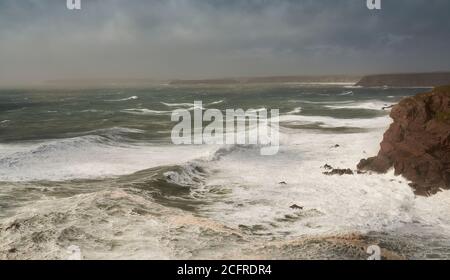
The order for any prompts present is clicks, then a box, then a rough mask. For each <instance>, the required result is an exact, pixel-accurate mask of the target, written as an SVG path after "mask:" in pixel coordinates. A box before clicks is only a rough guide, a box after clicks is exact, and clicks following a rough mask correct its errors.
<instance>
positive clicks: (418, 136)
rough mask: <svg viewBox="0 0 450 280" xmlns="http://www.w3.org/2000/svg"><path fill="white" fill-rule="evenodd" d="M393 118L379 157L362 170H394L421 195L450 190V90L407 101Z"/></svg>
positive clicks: (361, 166) (365, 162)
mask: <svg viewBox="0 0 450 280" xmlns="http://www.w3.org/2000/svg"><path fill="white" fill-rule="evenodd" d="M391 118H392V119H393V120H394V122H393V123H392V125H391V126H390V127H389V129H388V130H387V131H386V133H385V134H384V138H383V141H382V142H381V149H380V151H379V153H378V155H377V156H376V157H373V158H369V159H363V160H361V162H360V163H359V165H358V169H360V170H370V171H375V172H380V173H384V172H387V171H388V170H389V169H390V168H391V167H394V169H395V173H396V174H397V175H403V176H404V177H405V178H407V179H409V180H410V181H412V182H413V183H412V184H411V186H412V187H413V188H414V189H415V191H416V193H417V194H424V195H429V194H433V193H436V192H437V191H438V190H439V189H441V188H443V189H449V188H450V86H442V87H437V88H435V89H434V90H433V91H432V92H429V93H423V94H419V95H416V96H414V97H408V98H405V99H403V100H402V101H400V103H398V104H397V105H395V106H394V107H393V108H392V111H391Z"/></svg>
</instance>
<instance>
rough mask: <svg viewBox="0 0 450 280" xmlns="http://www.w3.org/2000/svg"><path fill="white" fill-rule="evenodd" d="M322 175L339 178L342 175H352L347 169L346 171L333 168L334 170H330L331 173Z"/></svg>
mask: <svg viewBox="0 0 450 280" xmlns="http://www.w3.org/2000/svg"><path fill="white" fill-rule="evenodd" d="M323 174H325V175H329V176H331V175H340V176H342V175H353V174H354V173H353V171H352V170H351V169H349V168H347V169H339V168H335V169H332V170H331V171H328V172H324V173H323Z"/></svg>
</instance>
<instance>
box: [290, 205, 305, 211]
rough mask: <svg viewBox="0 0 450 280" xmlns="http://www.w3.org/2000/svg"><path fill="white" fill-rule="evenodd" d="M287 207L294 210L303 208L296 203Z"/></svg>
mask: <svg viewBox="0 0 450 280" xmlns="http://www.w3.org/2000/svg"><path fill="white" fill-rule="evenodd" d="M289 208H291V209H294V210H303V206H298V205H297V204H293V205H291V207H289Z"/></svg>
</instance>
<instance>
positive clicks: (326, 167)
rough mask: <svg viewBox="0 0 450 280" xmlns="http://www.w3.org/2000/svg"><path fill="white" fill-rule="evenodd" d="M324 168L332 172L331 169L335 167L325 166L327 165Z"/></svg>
mask: <svg viewBox="0 0 450 280" xmlns="http://www.w3.org/2000/svg"><path fill="white" fill-rule="evenodd" d="M323 168H325V169H328V170H331V169H333V166H331V165H329V164H325V165H324V166H323Z"/></svg>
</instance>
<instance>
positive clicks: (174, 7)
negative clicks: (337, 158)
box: [0, 0, 450, 84]
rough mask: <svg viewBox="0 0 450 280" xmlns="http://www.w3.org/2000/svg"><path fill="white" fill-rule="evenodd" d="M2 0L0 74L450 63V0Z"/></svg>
mask: <svg viewBox="0 0 450 280" xmlns="http://www.w3.org/2000/svg"><path fill="white" fill-rule="evenodd" d="M81 2H82V10H81V11H70V10H67V9H66V0H19V1H18V0H0V84H12V83H29V82H35V81H42V80H50V79H102V78H155V79H171V78H184V79H191V78H194V79H196V78H216V77H237V76H265V75H305V74H308V75H316V74H366V73H385V72H414V71H438V70H450V51H449V49H450V48H449V47H450V17H449V16H448V13H449V11H450V1H448V0H382V10H381V11H371V10H368V9H367V8H366V0H239V1H238V0H81Z"/></svg>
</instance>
